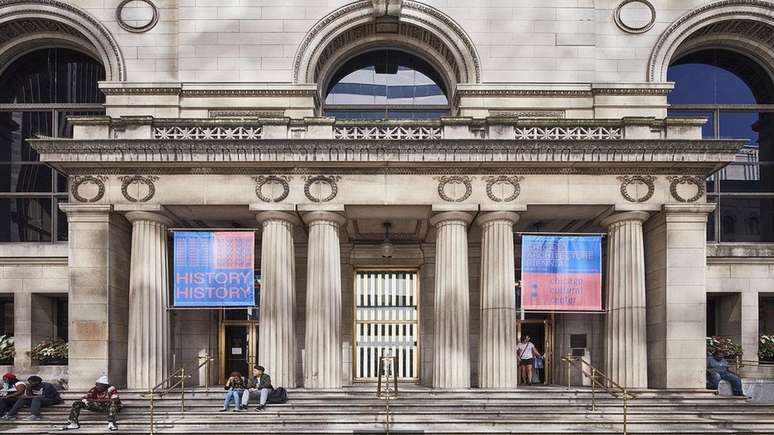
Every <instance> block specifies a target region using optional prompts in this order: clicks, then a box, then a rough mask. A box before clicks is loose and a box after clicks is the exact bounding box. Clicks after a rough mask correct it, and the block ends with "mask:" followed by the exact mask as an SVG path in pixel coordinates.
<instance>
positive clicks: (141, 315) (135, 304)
mask: <svg viewBox="0 0 774 435" xmlns="http://www.w3.org/2000/svg"><path fill="white" fill-rule="evenodd" d="M126 218H127V219H128V220H129V222H131V223H132V256H131V266H130V268H131V270H130V274H129V341H128V345H127V362H126V365H127V375H126V376H127V377H126V383H127V387H129V388H143V389H147V388H152V387H153V386H155V385H156V384H157V383H158V382H160V381H161V380H162V379H164V378H165V377H166V376H167V375H168V374H169V373H168V371H167V363H168V355H169V346H170V340H169V332H170V331H169V329H170V328H169V316H168V314H167V305H168V302H169V268H168V264H167V228H168V227H169V226H170V225H171V224H172V222H171V221H170V220H169V219H168V218H166V217H165V216H163V215H161V214H158V213H151V212H144V211H133V212H129V213H127V214H126Z"/></svg>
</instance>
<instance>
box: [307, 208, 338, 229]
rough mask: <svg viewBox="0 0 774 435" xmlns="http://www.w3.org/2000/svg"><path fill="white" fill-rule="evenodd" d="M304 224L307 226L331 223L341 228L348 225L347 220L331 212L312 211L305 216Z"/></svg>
mask: <svg viewBox="0 0 774 435" xmlns="http://www.w3.org/2000/svg"><path fill="white" fill-rule="evenodd" d="M303 219H304V222H305V223H306V224H307V225H311V224H314V223H318V222H323V223H324V222H330V223H333V224H336V226H337V227H340V226H342V225H344V224H345V223H347V218H345V217H344V216H342V215H340V214H338V213H331V212H329V211H312V212H309V213H307V214H305V215H304V216H303Z"/></svg>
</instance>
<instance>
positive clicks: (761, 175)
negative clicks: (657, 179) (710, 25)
mask: <svg viewBox="0 0 774 435" xmlns="http://www.w3.org/2000/svg"><path fill="white" fill-rule="evenodd" d="M771 77H772V74H771V71H769V70H767V68H765V67H764V66H762V65H761V64H760V63H758V62H757V61H756V60H754V59H752V58H750V57H748V56H745V55H743V54H741V53H739V52H737V51H732V50H727V49H706V50H699V51H694V52H691V53H687V54H685V55H682V56H680V57H678V58H677V59H676V60H674V61H673V62H672V64H671V65H670V66H669V69H668V70H667V79H668V80H669V81H673V82H675V89H674V90H673V91H672V93H671V94H670V95H669V97H668V102H669V104H670V109H669V116H670V117H690V118H705V119H706V120H707V122H706V124H705V125H704V128H703V132H702V134H703V136H704V137H705V138H707V139H746V140H747V141H748V142H747V144H746V145H745V146H744V147H743V148H742V149H741V150H740V151H739V153H738V154H737V156H736V159H735V161H734V162H732V163H731V164H730V165H728V166H727V167H726V168H724V169H722V170H721V171H719V172H717V173H716V174H713V175H712V176H710V177H709V178H708V179H707V199H708V201H710V202H716V203H717V204H718V206H717V208H716V210H715V213H714V215H712V216H710V223H712V222H713V221H715V220H717V219H719V216H723V217H724V220H725V219H726V218H730V219H731V221H732V222H733V221H739V222H743V221H745V219H744V217H743V214H742V213H743V210H745V209H746V210H747V212H744V213H745V214H749V210H751V209H752V210H753V211H754V213H753V214H755V215H757V216H765V218H764V219H759V220H758V222H759V223H758V225H757V228H756V229H757V231H743V232H737V231H734V229H733V228H732V227H731V226H729V225H725V222H724V224H723V225H712V228H713V229H714V231H713V233H712V234H708V240H710V241H717V242H741V241H746V242H747V241H760V242H771V241H774V226H771V225H766V224H765V223H766V222H772V221H774V219H772V218H774V143H772V142H773V141H774V125H772V122H774V82H772V78H771ZM732 216H733V217H732Z"/></svg>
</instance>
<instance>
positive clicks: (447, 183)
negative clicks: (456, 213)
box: [433, 175, 473, 202]
mask: <svg viewBox="0 0 774 435" xmlns="http://www.w3.org/2000/svg"><path fill="white" fill-rule="evenodd" d="M433 179H434V180H438V196H439V197H440V198H441V199H443V200H444V201H448V202H462V201H465V200H466V199H468V198H469V197H470V194H471V193H473V185H472V183H471V177H468V176H465V175H451V176H442V177H433ZM459 185H462V186H463V187H464V189H465V190H464V191H463V192H461V193H460V192H459V191H458V189H456V188H455V187H456V186H459Z"/></svg>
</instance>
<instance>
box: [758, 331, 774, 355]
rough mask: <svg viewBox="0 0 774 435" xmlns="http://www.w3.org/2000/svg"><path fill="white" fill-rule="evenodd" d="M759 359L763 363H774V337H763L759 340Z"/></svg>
mask: <svg viewBox="0 0 774 435" xmlns="http://www.w3.org/2000/svg"><path fill="white" fill-rule="evenodd" d="M758 358H759V359H760V360H761V361H774V335H761V337H760V339H759V340H758Z"/></svg>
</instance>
